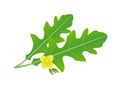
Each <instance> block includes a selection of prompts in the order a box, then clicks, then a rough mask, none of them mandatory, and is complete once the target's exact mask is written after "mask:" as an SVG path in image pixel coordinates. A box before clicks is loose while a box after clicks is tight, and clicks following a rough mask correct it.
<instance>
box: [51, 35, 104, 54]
mask: <svg viewBox="0 0 120 90" xmlns="http://www.w3.org/2000/svg"><path fill="white" fill-rule="evenodd" d="M104 37H105V36H101V37H98V38H96V39H93V40H91V41H88V42H84V43H82V44H79V45H77V46H74V47H71V48H68V49H66V50H63V51H61V52H58V53H56V54H54V55H53V56H57V55H60V54H63V53H65V52H68V51H70V50H73V49H75V48H78V47H82V46H84V45H87V44H89V43H92V42H94V41H97V40H99V39H102V38H104Z"/></svg>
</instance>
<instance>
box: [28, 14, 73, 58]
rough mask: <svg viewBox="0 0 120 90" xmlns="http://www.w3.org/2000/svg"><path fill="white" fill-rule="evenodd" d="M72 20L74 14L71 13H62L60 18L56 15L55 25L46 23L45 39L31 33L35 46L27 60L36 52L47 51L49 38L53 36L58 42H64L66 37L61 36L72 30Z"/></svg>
mask: <svg viewBox="0 0 120 90" xmlns="http://www.w3.org/2000/svg"><path fill="white" fill-rule="evenodd" d="M72 20H73V16H72V15H71V14H67V15H62V16H61V17H60V19H58V18H57V16H55V18H54V25H53V26H50V25H49V23H48V22H46V23H45V26H44V37H43V39H39V38H38V37H37V36H36V35H34V34H31V38H32V41H33V48H32V50H31V52H30V53H29V54H27V55H26V60H30V59H31V58H32V56H33V55H35V54H38V53H41V52H43V53H44V52H46V49H47V44H48V40H49V38H53V39H54V40H55V42H56V43H59V42H63V41H64V39H63V38H62V37H60V35H61V34H62V33H69V32H70V30H68V28H69V27H70V26H71V25H72Z"/></svg>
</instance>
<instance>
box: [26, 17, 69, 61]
mask: <svg viewBox="0 0 120 90" xmlns="http://www.w3.org/2000/svg"><path fill="white" fill-rule="evenodd" d="M70 18H71V17H69V18H68V19H66V20H65V21H64V22H63V23H62V24H61V25H60V26H59V27H58V28H57V29H56V30H55V32H53V33H51V35H50V36H49V37H48V38H46V40H44V41H43V43H41V44H40V45H39V46H38V47H37V48H36V49H35V50H34V51H33V52H32V53H31V54H30V55H29V56H28V58H30V57H31V56H32V55H33V54H34V53H35V52H36V51H37V50H38V49H39V48H40V47H41V46H42V45H43V44H45V43H46V42H47V41H48V40H49V38H50V37H52V36H53V35H54V34H55V33H56V32H57V31H58V30H59V29H60V28H61V27H62V26H63V25H64V24H65V23H66V22H67V21H68V20H69V19H70ZM28 58H27V59H28Z"/></svg>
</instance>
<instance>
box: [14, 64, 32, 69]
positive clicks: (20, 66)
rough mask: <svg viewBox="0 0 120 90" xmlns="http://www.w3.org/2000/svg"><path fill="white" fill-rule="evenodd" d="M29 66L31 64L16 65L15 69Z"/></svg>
mask: <svg viewBox="0 0 120 90" xmlns="http://www.w3.org/2000/svg"><path fill="white" fill-rule="evenodd" d="M30 65H32V63H29V64H25V65H21V64H18V65H17V66H15V68H22V67H26V66H30Z"/></svg>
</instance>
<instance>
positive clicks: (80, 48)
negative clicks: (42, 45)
mask: <svg viewBox="0 0 120 90" xmlns="http://www.w3.org/2000/svg"><path fill="white" fill-rule="evenodd" d="M106 38H107V35H106V34H105V33H103V32H98V31H93V32H91V33H90V34H88V29H86V30H85V31H84V32H83V34H82V36H81V38H76V34H75V31H72V32H71V33H70V34H69V36H68V37H67V41H66V43H65V45H64V46H63V47H62V48H58V46H57V45H56V43H55V41H54V39H52V38H51V39H49V48H48V51H47V52H46V53H45V55H46V56H47V55H53V56H54V61H53V63H54V64H55V65H56V66H57V67H58V68H59V69H60V70H61V71H62V72H63V71H64V63H63V56H70V57H72V58H74V59H75V60H76V61H85V60H86V59H85V57H84V56H83V54H82V53H83V52H84V51H88V52H90V53H91V54H96V53H97V52H96V50H95V49H94V48H99V47H101V46H102V45H103V43H104V42H105V40H106Z"/></svg>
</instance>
